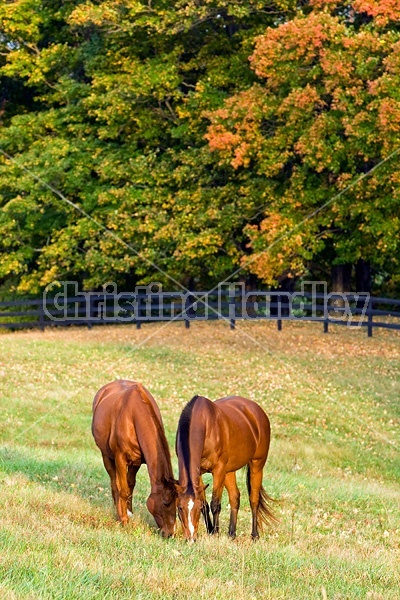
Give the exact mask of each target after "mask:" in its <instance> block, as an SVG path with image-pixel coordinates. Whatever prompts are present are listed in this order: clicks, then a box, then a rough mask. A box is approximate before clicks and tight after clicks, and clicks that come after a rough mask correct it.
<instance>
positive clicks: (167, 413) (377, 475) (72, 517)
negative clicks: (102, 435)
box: [0, 322, 400, 600]
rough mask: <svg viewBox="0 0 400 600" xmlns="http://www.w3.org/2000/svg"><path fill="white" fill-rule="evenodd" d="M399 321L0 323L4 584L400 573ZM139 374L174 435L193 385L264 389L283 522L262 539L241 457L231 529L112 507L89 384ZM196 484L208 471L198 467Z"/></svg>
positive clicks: (280, 595)
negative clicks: (371, 328) (255, 530)
mask: <svg viewBox="0 0 400 600" xmlns="http://www.w3.org/2000/svg"><path fill="white" fill-rule="evenodd" d="M399 359H400V336H399V334H398V333H397V332H388V331H382V330H379V331H377V332H376V333H374V338H373V339H368V338H367V337H366V335H365V331H360V330H357V329H354V330H348V329H347V328H346V327H340V328H339V327H337V328H332V330H331V331H330V333H329V334H328V335H323V334H322V333H321V329H320V327H319V326H314V325H313V324H304V323H295V324H286V323H285V324H284V330H283V331H282V332H280V333H279V332H277V331H276V329H275V326H274V325H273V324H272V323H267V324H266V323H250V322H243V323H239V324H238V327H237V329H236V330H235V331H230V330H229V327H228V326H226V324H224V323H221V322H216V323H193V325H192V327H191V328H190V329H188V330H187V329H185V328H184V324H183V323H174V324H168V325H167V324H166V325H161V324H151V325H146V326H143V328H142V329H140V330H136V329H135V328H134V327H132V326H119V327H98V328H93V329H92V330H90V331H89V330H87V329H86V328H66V329H54V330H53V329H52V330H46V331H45V332H39V331H29V332H24V331H21V332H18V333H5V334H0V406H1V414H0V442H1V443H0V596H1V598H4V599H6V600H13V599H15V600H25V599H29V600H34V599H39V598H40V599H41V600H42V599H43V600H44V599H46V600H47V599H68V600H72V599H77V600H78V599H79V600H86V599H92V598H93V599H99V600H103V599H115V600H123V599H125V598H126V599H128V598H129V599H132V598H135V599H143V600H144V599H146V600H147V599H149V600H150V599H156V598H163V599H186V598H187V599H192V598H193V599H199V598H208V599H210V598H221V599H231V598H232V599H235V600H240V599H246V600H247V599H248V600H250V599H253V598H254V599H257V598H263V599H270V600H280V599H288V600H291V599H296V600H300V599H304V600H310V599H322V600H325V599H329V600H333V599H336V600H337V599H343V600H344V599H346V600H350V599H357V600H358V599H369V600H380V599H382V600H395V599H398V598H399V597H400V596H399V589H400V573H399V564H400V464H399V462H400V461H399V455H400V452H399V448H400V435H399V432H400V427H399V425H400V403H399V397H400V393H399V392H400V360H399ZM116 378H128V379H135V380H138V381H141V382H142V383H143V384H144V385H145V386H146V387H147V388H148V389H149V390H150V392H151V393H152V394H153V396H154V397H155V399H156V401H157V403H158V405H159V407H160V410H161V412H162V415H163V420H164V425H165V428H166V433H167V438H168V442H169V445H170V448H171V453H172V458H173V468H174V473H175V476H176V475H177V461H176V457H175V452H174V439H175V431H176V426H177V422H178V419H179V415H180V413H181V410H182V408H183V407H184V405H185V404H186V402H187V401H188V400H190V398H191V397H192V396H193V395H194V394H203V395H205V396H208V397H209V398H211V399H216V398H220V397H222V396H225V395H228V394H239V395H243V396H247V397H249V398H251V399H253V400H255V401H256V402H258V403H259V404H260V405H261V406H262V407H263V408H264V410H265V411H266V412H267V414H268V415H269V417H270V421H271V427H272V442H271V448H270V454H269V458H268V460H267V464H266V467H265V469H264V480H263V485H264V487H265V489H266V491H267V492H268V494H270V495H271V496H273V497H274V498H278V499H279V500H280V503H279V504H278V505H277V507H276V513H277V515H278V516H279V518H280V524H279V525H278V526H277V527H276V528H274V529H269V530H267V531H265V532H264V533H263V534H262V535H261V539H260V541H259V542H257V543H253V542H252V541H251V538H250V531H251V518H250V517H251V515H250V510H249V503H248V498H247V492H246V489H245V488H246V485H245V477H244V472H243V473H242V472H239V473H238V484H239V487H240V489H241V492H242V498H241V508H240V510H239V517H238V531H237V533H238V535H237V538H236V540H235V541H231V540H229V539H228V537H227V528H228V519H229V509H228V507H227V497H226V495H225V493H224V496H223V500H222V512H221V531H222V533H221V535H220V536H219V537H212V536H208V535H207V534H206V531H205V528H204V524H201V525H200V528H199V539H198V541H197V543H196V544H192V545H189V544H187V543H186V542H185V540H184V538H183V535H182V531H181V527H180V525H179V524H178V529H177V535H176V537H175V538H173V539H168V540H164V539H161V537H160V536H159V535H158V534H157V532H156V528H155V524H154V521H153V519H152V517H151V516H150V514H149V513H148V512H147V510H146V508H145V500H146V498H147V495H148V493H149V482H148V477H147V472H146V468H145V466H142V468H141V469H140V471H139V474H138V479H137V485H136V490H135V493H134V497H133V512H134V516H133V518H132V519H131V522H130V523H129V525H128V526H127V527H126V528H125V529H123V528H122V527H121V526H120V525H119V524H117V523H116V521H115V519H114V513H113V509H112V501H111V494H110V489H109V479H108V475H107V473H106V471H105V469H104V467H103V464H102V462H101V456H100V452H99V450H98V449H97V447H96V446H95V444H94V441H93V439H92V436H91V431H90V425H91V404H92V399H93V396H94V394H95V392H96V391H97V390H98V389H99V388H100V387H101V386H102V385H103V384H105V383H107V382H108V381H111V380H113V379H116ZM204 480H205V482H208V481H210V478H207V476H205V478H204Z"/></svg>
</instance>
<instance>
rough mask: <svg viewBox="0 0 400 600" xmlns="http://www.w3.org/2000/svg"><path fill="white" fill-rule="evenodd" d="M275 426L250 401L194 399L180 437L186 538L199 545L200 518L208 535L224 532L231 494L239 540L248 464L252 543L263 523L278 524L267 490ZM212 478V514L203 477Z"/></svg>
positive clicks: (232, 534)
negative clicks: (240, 479)
mask: <svg viewBox="0 0 400 600" xmlns="http://www.w3.org/2000/svg"><path fill="white" fill-rule="evenodd" d="M269 443H270V423H269V419H268V417H267V415H266V414H265V412H264V411H263V409H262V408H261V407H260V406H259V405H258V404H256V403H255V402H253V401H252V400H248V399H247V398H242V397H240V396H229V397H227V398H221V399H220V400H216V401H215V402H211V400H209V399H208V398H205V397H204V396H194V398H192V399H191V400H190V402H188V404H187V405H186V406H185V408H184V409H183V411H182V414H181V416H180V419H179V424H178V430H177V434H176V453H177V456H178V463H179V483H178V484H177V485H176V488H177V492H178V499H177V508H178V516H179V518H180V520H181V522H182V527H183V532H184V535H185V538H186V539H187V540H189V541H195V540H196V537H197V530H198V525H199V519H200V513H203V517H204V520H205V524H206V528H207V531H208V533H219V514H220V511H221V496H222V492H223V489H224V487H225V488H226V489H227V492H228V496H229V503H230V508H231V512H230V522H229V532H228V533H229V536H230V537H231V538H235V536H236V523H237V514H238V510H239V504H240V492H239V489H238V486H237V483H236V471H237V470H238V469H240V468H241V467H244V466H245V465H247V489H248V493H249V498H250V506H251V513H252V532H251V535H252V538H253V539H254V540H255V539H258V537H259V533H258V529H259V528H261V527H262V524H263V523H271V522H273V521H276V520H277V519H276V518H275V516H274V514H273V512H272V510H271V503H272V502H273V500H272V498H270V497H269V496H268V495H267V493H266V492H265V490H264V488H263V487H262V475H263V468H264V465H265V462H266V460H267V456H268V450H269ZM204 473H212V476H213V490H212V500H211V512H212V516H213V522H212V523H211V518H210V514H209V506H208V504H207V501H206V497H205V488H206V487H207V486H204V485H203V482H202V478H201V476H202V475H203V474H204Z"/></svg>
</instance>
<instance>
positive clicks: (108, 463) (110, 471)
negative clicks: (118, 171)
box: [102, 454, 117, 508]
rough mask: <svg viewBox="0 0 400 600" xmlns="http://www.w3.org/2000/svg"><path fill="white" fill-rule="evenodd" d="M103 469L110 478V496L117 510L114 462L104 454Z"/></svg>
mask: <svg viewBox="0 0 400 600" xmlns="http://www.w3.org/2000/svg"><path fill="white" fill-rule="evenodd" d="M102 457H103V464H104V467H105V469H106V471H107V473H108V475H109V477H110V483H111V495H112V499H113V502H114V506H115V508H117V485H116V468H115V461H114V460H113V459H112V458H110V457H109V456H107V455H106V454H102Z"/></svg>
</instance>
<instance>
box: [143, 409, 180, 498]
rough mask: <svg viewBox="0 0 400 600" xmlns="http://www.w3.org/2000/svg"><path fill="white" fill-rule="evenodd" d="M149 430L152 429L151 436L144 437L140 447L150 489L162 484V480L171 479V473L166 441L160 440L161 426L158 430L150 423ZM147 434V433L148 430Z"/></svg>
mask: <svg viewBox="0 0 400 600" xmlns="http://www.w3.org/2000/svg"><path fill="white" fill-rule="evenodd" d="M151 429H153V430H152V431H151V434H150V435H146V436H144V438H143V439H142V440H141V441H140V446H141V450H142V453H143V456H144V459H145V461H146V465H147V470H148V472H149V478H150V484H151V487H154V486H157V485H158V484H159V483H164V479H172V478H173V473H172V466H171V458H170V455H169V450H168V443H167V441H166V439H165V440H164V441H163V440H162V439H161V435H163V434H162V426H160V429H159V428H158V427H157V425H156V424H155V423H154V421H152V428H151ZM147 432H148V433H149V430H147Z"/></svg>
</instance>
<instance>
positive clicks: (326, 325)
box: [324, 319, 329, 333]
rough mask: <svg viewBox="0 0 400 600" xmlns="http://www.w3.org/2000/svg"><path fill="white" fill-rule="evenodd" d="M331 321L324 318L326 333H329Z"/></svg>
mask: <svg viewBox="0 0 400 600" xmlns="http://www.w3.org/2000/svg"><path fill="white" fill-rule="evenodd" d="M328 326H329V321H328V319H325V320H324V333H328Z"/></svg>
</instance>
